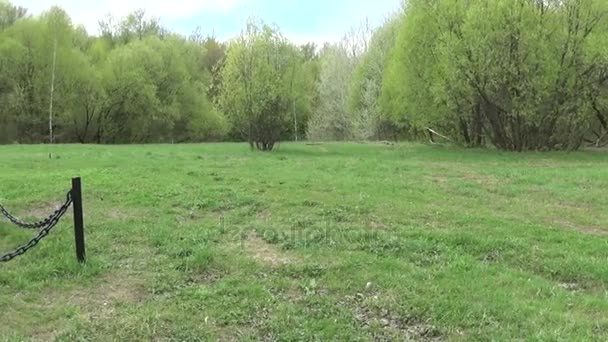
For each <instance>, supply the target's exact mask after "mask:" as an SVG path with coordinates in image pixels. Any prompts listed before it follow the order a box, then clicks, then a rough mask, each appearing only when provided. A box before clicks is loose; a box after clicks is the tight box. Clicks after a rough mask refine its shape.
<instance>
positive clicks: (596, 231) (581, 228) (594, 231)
mask: <svg viewBox="0 0 608 342" xmlns="http://www.w3.org/2000/svg"><path fill="white" fill-rule="evenodd" d="M555 223H556V224H557V225H559V226H560V227H563V228H566V229H569V230H575V231H577V232H580V233H583V234H588V235H595V236H608V229H602V228H600V227H596V226H589V225H583V224H575V223H572V222H570V221H568V220H565V219H556V220H555Z"/></svg>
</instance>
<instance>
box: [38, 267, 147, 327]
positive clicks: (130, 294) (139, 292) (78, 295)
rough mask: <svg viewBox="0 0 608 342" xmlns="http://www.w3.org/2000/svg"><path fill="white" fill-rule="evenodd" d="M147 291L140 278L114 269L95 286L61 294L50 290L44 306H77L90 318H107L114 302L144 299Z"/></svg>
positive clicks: (112, 311) (132, 302)
mask: <svg viewBox="0 0 608 342" xmlns="http://www.w3.org/2000/svg"><path fill="white" fill-rule="evenodd" d="M147 295H148V293H147V290H146V288H145V286H144V280H143V279H140V278H136V277H134V276H133V275H130V274H127V273H124V272H117V273H111V274H108V275H105V276H103V277H102V278H101V279H100V280H99V281H97V282H96V284H95V286H93V287H87V288H76V289H72V290H71V291H65V292H63V293H61V294H57V293H51V294H49V295H48V296H47V298H46V303H47V305H50V306H52V305H53V304H54V303H60V304H62V305H64V304H65V303H69V304H70V305H73V306H75V307H78V308H81V309H82V310H83V312H84V313H86V314H87V315H88V318H89V319H91V320H95V319H100V318H111V317H113V315H114V307H115V306H116V305H117V304H137V303H141V302H143V301H144V300H145V298H146V297H147Z"/></svg>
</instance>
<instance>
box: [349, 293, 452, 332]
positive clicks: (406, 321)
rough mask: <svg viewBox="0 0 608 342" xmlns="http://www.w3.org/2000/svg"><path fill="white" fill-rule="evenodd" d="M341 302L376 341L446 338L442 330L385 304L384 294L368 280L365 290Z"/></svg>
mask: <svg viewBox="0 0 608 342" xmlns="http://www.w3.org/2000/svg"><path fill="white" fill-rule="evenodd" d="M341 304H342V305H346V306H349V307H350V308H352V311H353V314H354V317H355V319H356V320H357V322H358V323H359V324H360V325H361V327H362V328H363V329H364V330H368V331H369V332H370V334H371V335H372V336H373V340H374V341H396V340H399V341H429V342H439V341H444V340H445V339H444V337H443V335H442V334H441V331H440V330H439V329H438V328H437V327H435V326H434V325H432V324H430V323H429V322H427V321H425V320H423V319H420V318H418V317H415V316H404V315H401V314H399V313H397V312H394V311H392V310H390V309H389V308H386V307H384V306H383V305H382V294H381V293H380V292H379V291H378V290H377V289H375V288H374V286H373V284H372V283H368V284H367V286H366V290H365V291H364V293H358V294H356V295H355V296H347V297H346V299H345V301H343V302H341Z"/></svg>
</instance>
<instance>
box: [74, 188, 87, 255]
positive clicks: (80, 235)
mask: <svg viewBox="0 0 608 342" xmlns="http://www.w3.org/2000/svg"><path fill="white" fill-rule="evenodd" d="M72 206H73V207H74V237H75V239H76V257H77V258H78V261H79V262H81V263H84V262H85V261H86V251H85V245H84V218H83V215H82V186H81V183H80V177H78V178H72Z"/></svg>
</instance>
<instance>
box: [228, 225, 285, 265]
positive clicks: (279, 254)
mask: <svg viewBox="0 0 608 342" xmlns="http://www.w3.org/2000/svg"><path fill="white" fill-rule="evenodd" d="M239 248H240V249H241V251H242V252H243V253H245V254H247V255H249V256H250V257H252V258H253V259H254V260H255V261H257V262H259V263H262V264H265V265H269V266H273V267H277V266H283V265H288V264H291V263H294V262H296V261H297V259H296V258H294V257H293V256H291V255H289V254H288V253H287V252H285V251H282V250H280V249H279V248H278V247H277V246H274V245H271V244H269V243H267V242H266V241H264V240H263V239H262V238H261V237H259V236H258V235H257V234H254V233H251V234H249V235H248V236H247V238H246V239H244V240H243V241H241V242H240V244H239Z"/></svg>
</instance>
